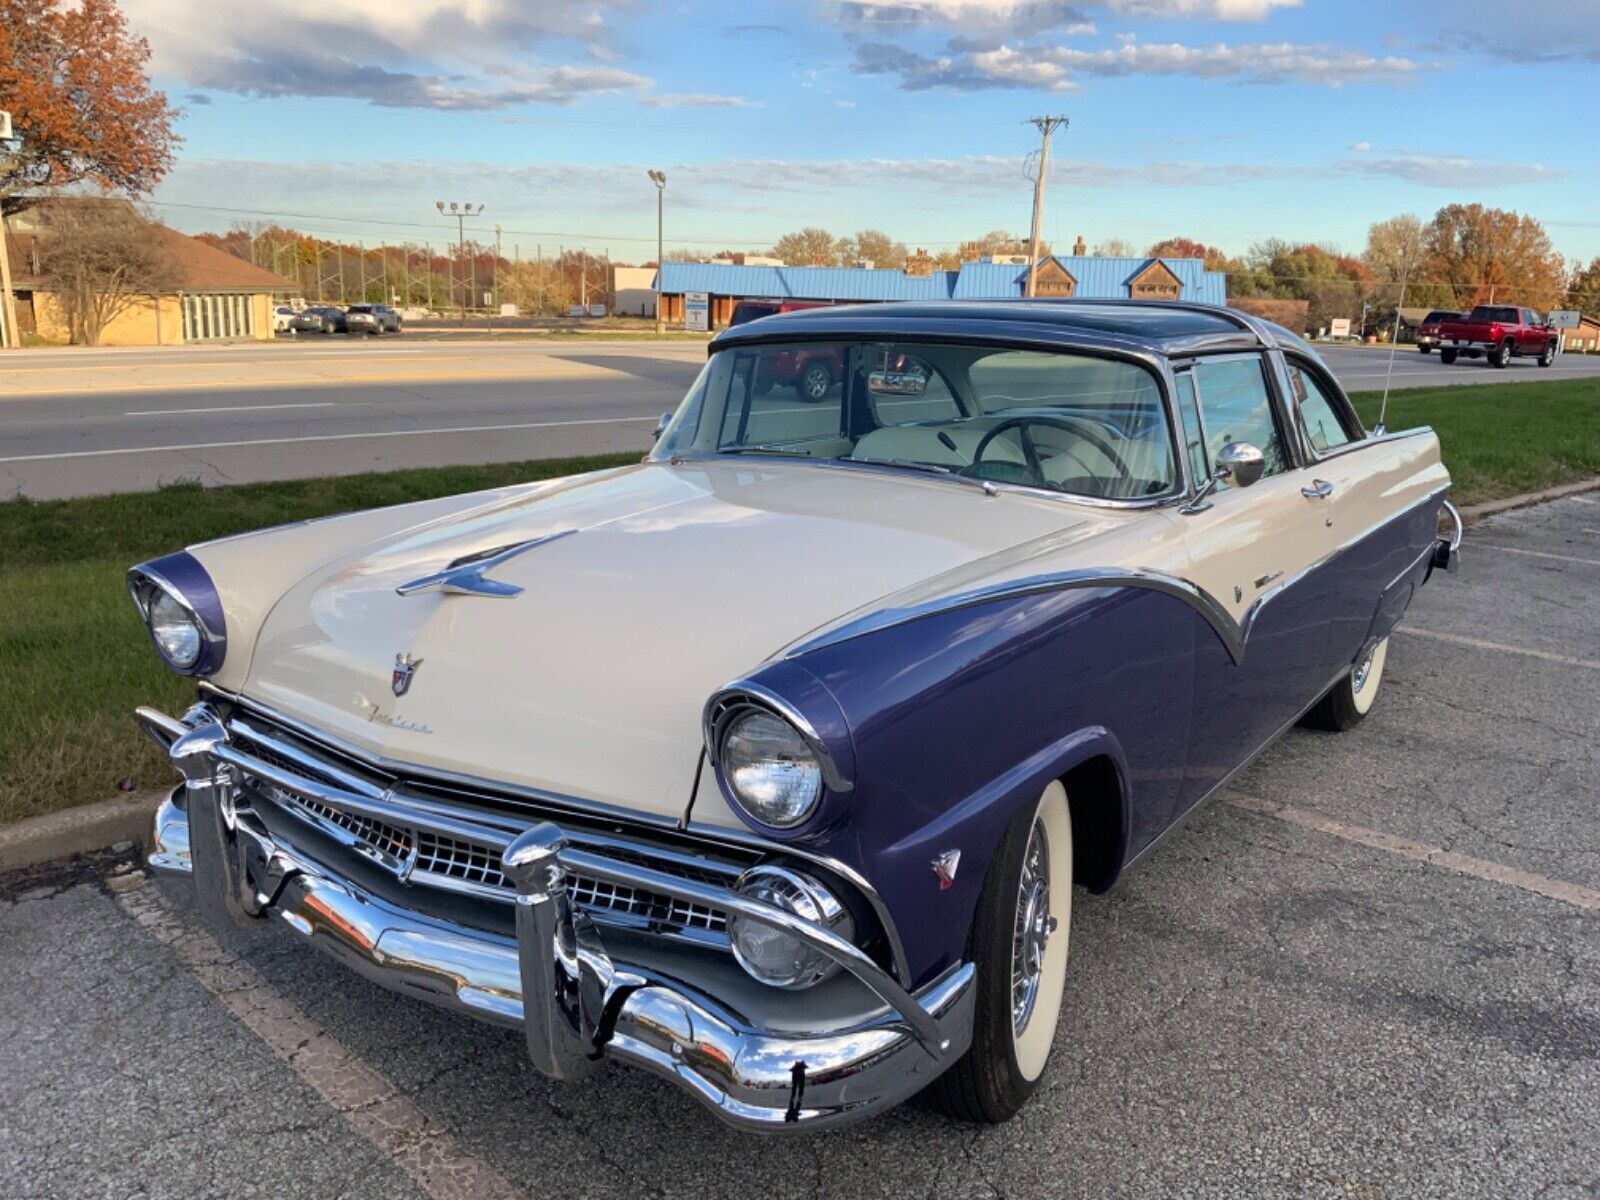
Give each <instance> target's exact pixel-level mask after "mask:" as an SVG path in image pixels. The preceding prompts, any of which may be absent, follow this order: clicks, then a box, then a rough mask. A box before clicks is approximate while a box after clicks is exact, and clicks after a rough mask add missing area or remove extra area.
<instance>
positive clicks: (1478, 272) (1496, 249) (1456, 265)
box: [1425, 204, 1567, 308]
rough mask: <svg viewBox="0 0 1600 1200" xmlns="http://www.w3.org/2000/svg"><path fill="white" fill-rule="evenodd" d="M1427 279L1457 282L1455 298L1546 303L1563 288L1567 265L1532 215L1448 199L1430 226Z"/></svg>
mask: <svg viewBox="0 0 1600 1200" xmlns="http://www.w3.org/2000/svg"><path fill="white" fill-rule="evenodd" d="M1425 246H1426V251H1425V252H1426V258H1427V267H1428V272H1429V277H1430V279H1431V280H1437V281H1439V282H1444V283H1450V284H1453V285H1455V287H1454V294H1455V297H1456V303H1457V304H1459V305H1461V306H1462V307H1470V306H1471V305H1474V304H1492V303H1494V302H1495V301H1496V300H1498V301H1499V302H1500V303H1502V304H1527V305H1531V306H1533V307H1535V308H1550V307H1552V306H1553V305H1556V304H1558V303H1559V302H1560V299H1561V296H1562V293H1563V292H1565V291H1566V285H1567V281H1566V272H1565V269H1564V267H1565V264H1564V263H1563V262H1562V260H1561V256H1560V255H1559V254H1557V253H1556V252H1555V249H1554V248H1553V247H1552V246H1551V244H1550V237H1549V235H1548V234H1547V233H1545V230H1544V226H1543V225H1541V224H1540V223H1539V222H1538V221H1536V220H1534V219H1533V218H1532V217H1528V216H1524V215H1523V214H1521V213H1515V212H1510V211H1507V210H1506V209H1502V208H1485V207H1484V206H1483V205H1481V204H1447V205H1446V206H1445V207H1443V208H1441V209H1440V210H1439V211H1438V212H1437V213H1435V214H1434V217H1433V220H1432V221H1431V222H1430V223H1429V225H1428V230H1427V237H1426V242H1425Z"/></svg>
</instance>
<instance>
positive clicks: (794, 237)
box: [772, 225, 842, 267]
mask: <svg viewBox="0 0 1600 1200" xmlns="http://www.w3.org/2000/svg"><path fill="white" fill-rule="evenodd" d="M841 246H842V240H841V239H837V238H835V237H834V236H833V234H831V233H829V232H828V231H827V230H826V229H819V228H817V227H816V226H815V225H808V226H807V227H806V228H804V229H798V230H796V231H795V232H794V233H786V234H784V235H783V236H782V237H781V238H779V239H778V241H777V243H776V244H775V245H774V246H773V247H772V257H773V258H777V259H781V260H782V261H783V262H785V263H787V264H788V265H789V266H791V267H834V266H838V265H839V261H840V258H841V257H842V256H841V252H840V251H841Z"/></svg>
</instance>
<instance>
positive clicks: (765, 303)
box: [728, 300, 830, 329]
mask: <svg viewBox="0 0 1600 1200" xmlns="http://www.w3.org/2000/svg"><path fill="white" fill-rule="evenodd" d="M828 307H830V302H829V301H825V300H741V301H739V303H737V304H735V305H734V306H733V315H732V316H731V317H729V318H728V327H729V328H730V329H731V328H733V327H734V326H736V325H745V324H748V323H749V322H751V321H758V320H760V319H761V318H762V317H775V316H777V315H778V314H779V313H789V312H804V311H805V310H806V309H808V308H828Z"/></svg>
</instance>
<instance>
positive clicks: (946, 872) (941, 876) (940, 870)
mask: <svg viewBox="0 0 1600 1200" xmlns="http://www.w3.org/2000/svg"><path fill="white" fill-rule="evenodd" d="M960 865H961V851H959V850H946V851H945V852H944V853H943V854H941V855H939V857H938V858H936V859H934V860H933V873H934V875H935V876H937V877H938V880H939V890H940V891H941V892H942V891H944V890H945V889H946V888H948V887H949V886H950V885H951V884H953V883H954V882H955V881H956V868H957V867H959V866H960Z"/></svg>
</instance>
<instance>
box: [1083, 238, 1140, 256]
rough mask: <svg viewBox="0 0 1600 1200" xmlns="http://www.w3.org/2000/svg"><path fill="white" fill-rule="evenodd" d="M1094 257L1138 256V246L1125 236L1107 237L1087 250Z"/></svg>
mask: <svg viewBox="0 0 1600 1200" xmlns="http://www.w3.org/2000/svg"><path fill="white" fill-rule="evenodd" d="M1089 253H1090V254H1093V255H1094V256H1095V257H1096V258H1139V257H1141V255H1140V254H1139V247H1137V246H1135V245H1134V244H1133V243H1132V242H1130V241H1129V240H1128V239H1127V238H1107V239H1106V240H1105V241H1103V242H1096V243H1095V245H1094V249H1093V250H1091V251H1089Z"/></svg>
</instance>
